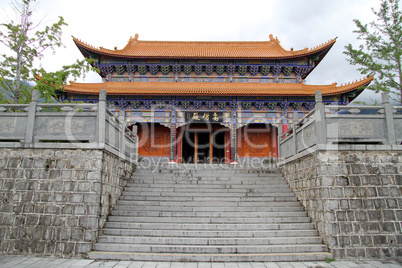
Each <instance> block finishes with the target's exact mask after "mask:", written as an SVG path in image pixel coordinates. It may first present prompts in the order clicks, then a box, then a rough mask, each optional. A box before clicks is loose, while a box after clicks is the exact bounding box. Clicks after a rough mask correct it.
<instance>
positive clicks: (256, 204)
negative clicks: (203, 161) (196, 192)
mask: <svg viewBox="0 0 402 268" xmlns="http://www.w3.org/2000/svg"><path fill="white" fill-rule="evenodd" d="M288 203H289V202H283V203H282V202H281V203H277V204H276V205H277V206H286V205H289V204H288ZM292 204H293V206H294V203H290V205H292ZM119 205H129V206H160V207H265V206H269V205H270V204H269V202H266V201H240V202H230V201H229V202H226V201H188V202H185V203H183V202H182V201H135V200H119ZM273 205H275V204H273ZM246 211H247V210H246Z"/></svg>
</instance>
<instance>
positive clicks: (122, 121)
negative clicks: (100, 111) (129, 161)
mask: <svg viewBox="0 0 402 268" xmlns="http://www.w3.org/2000/svg"><path fill="white" fill-rule="evenodd" d="M119 121H120V124H121V126H120V131H121V132H120V146H119V150H120V154H122V155H125V153H126V148H125V146H126V111H124V110H120V114H119Z"/></svg>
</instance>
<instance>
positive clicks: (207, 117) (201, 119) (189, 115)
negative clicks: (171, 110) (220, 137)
mask: <svg viewBox="0 0 402 268" xmlns="http://www.w3.org/2000/svg"><path fill="white" fill-rule="evenodd" d="M181 113H182V114H183V117H184V120H185V122H186V123H222V122H223V117H224V113H223V112H202V111H194V112H187V111H186V112H181Z"/></svg>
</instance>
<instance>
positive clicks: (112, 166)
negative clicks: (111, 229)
mask: <svg viewBox="0 0 402 268" xmlns="http://www.w3.org/2000/svg"><path fill="white" fill-rule="evenodd" d="M0 159H1V160H0V250H1V252H2V253H6V254H32V255H36V256H58V257H85V256H86V253H87V252H88V251H90V250H91V249H92V246H93V243H94V242H95V241H96V239H97V237H98V234H99V230H100V229H101V227H102V226H103V224H104V222H105V220H106V218H107V216H108V213H109V211H110V208H111V207H113V206H114V204H115V203H116V200H117V199H118V198H119V196H120V194H121V192H122V189H123V187H124V186H125V185H126V183H127V181H128V180H129V178H130V176H131V173H132V172H133V169H134V168H135V167H134V166H133V165H132V164H130V163H129V162H127V161H124V160H122V159H120V158H118V157H117V156H115V155H113V154H111V153H109V152H107V151H106V150H100V149H0Z"/></svg>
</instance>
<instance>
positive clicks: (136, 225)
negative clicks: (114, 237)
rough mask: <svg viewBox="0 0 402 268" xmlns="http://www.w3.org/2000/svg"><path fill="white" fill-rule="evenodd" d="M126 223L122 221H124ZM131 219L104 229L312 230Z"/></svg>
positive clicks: (308, 227)
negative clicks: (135, 220) (136, 220)
mask: <svg viewBox="0 0 402 268" xmlns="http://www.w3.org/2000/svg"><path fill="white" fill-rule="evenodd" d="M125 219H126V220H127V221H124V220H125ZM130 219H133V218H132V217H118V216H114V217H113V216H112V217H110V220H109V221H108V222H106V225H105V228H117V229H131V230H141V229H144V230H162V229H163V230H188V231H190V230H191V231H294V230H298V231H300V232H304V231H305V230H314V224H313V223H311V222H303V223H297V224H295V223H289V222H283V223H269V222H265V223H232V224H220V223H215V224H214V223H157V222H133V221H130Z"/></svg>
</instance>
